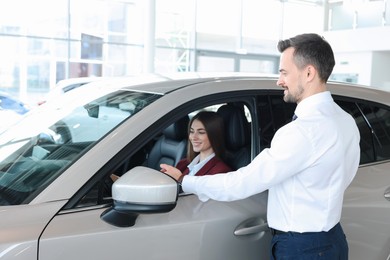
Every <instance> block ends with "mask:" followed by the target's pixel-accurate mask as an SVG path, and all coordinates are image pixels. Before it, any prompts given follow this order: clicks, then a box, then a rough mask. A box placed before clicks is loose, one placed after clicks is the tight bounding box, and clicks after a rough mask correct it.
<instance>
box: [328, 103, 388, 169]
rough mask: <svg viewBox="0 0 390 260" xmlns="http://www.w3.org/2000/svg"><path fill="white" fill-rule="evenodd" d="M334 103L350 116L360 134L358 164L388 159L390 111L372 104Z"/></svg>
mask: <svg viewBox="0 0 390 260" xmlns="http://www.w3.org/2000/svg"><path fill="white" fill-rule="evenodd" d="M341 99H342V98H340V97H335V101H336V103H338V104H339V105H340V107H341V108H343V109H344V110H345V111H347V112H348V113H349V114H351V115H352V117H353V118H354V119H355V121H356V124H357V126H358V128H359V132H360V164H365V163H370V162H376V161H382V160H386V159H390V110H389V108H385V107H383V106H380V105H377V104H375V103H372V102H367V101H365V102H363V101H361V100H341Z"/></svg>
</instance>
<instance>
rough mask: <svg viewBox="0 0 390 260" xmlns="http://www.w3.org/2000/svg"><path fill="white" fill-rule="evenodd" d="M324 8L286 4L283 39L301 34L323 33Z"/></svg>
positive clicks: (314, 5) (311, 5)
mask: <svg viewBox="0 0 390 260" xmlns="http://www.w3.org/2000/svg"><path fill="white" fill-rule="evenodd" d="M323 17H324V11H323V7H322V6H320V5H317V4H303V3H292V2H285V3H284V11H283V37H282V38H287V37H291V36H294V35H297V34H301V33H307V32H311V33H320V34H321V33H322V32H323V29H324V18H323Z"/></svg>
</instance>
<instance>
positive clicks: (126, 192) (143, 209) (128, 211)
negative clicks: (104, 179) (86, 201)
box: [101, 166, 179, 227]
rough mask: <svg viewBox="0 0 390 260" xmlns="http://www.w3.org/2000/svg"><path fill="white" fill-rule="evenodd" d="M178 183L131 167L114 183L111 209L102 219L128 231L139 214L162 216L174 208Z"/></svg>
mask: <svg viewBox="0 0 390 260" xmlns="http://www.w3.org/2000/svg"><path fill="white" fill-rule="evenodd" d="M178 194H179V186H178V184H177V182H176V181H175V180H174V179H173V178H171V177H170V176H168V175H166V174H164V173H162V172H160V171H157V170H154V169H151V168H147V167H143V166H138V167H134V168H133V169H131V170H130V171H128V172H126V173H125V174H124V175H122V177H120V178H119V179H118V180H117V181H115V182H114V184H113V186H112V199H113V206H112V207H110V208H109V209H107V210H106V211H104V212H103V213H102V215H101V219H103V220H104V221H106V222H107V223H109V224H111V225H114V226H117V227H130V226H133V225H134V224H135V221H136V219H137V217H138V215H139V214H147V213H165V212H169V211H171V210H173V209H174V208H175V207H176V202H177V198H178Z"/></svg>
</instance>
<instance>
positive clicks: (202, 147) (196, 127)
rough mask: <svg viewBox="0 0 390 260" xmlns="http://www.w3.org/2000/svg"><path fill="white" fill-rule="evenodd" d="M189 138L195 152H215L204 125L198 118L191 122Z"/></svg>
mask: <svg viewBox="0 0 390 260" xmlns="http://www.w3.org/2000/svg"><path fill="white" fill-rule="evenodd" d="M189 139H190V141H191V144H192V149H193V150H194V152H196V153H202V154H211V153H213V152H214V151H213V148H212V147H211V144H210V141H209V137H208V135H207V132H206V129H205V127H204V125H203V124H202V122H200V121H199V120H197V119H195V120H194V121H193V122H192V124H191V128H190V135H189Z"/></svg>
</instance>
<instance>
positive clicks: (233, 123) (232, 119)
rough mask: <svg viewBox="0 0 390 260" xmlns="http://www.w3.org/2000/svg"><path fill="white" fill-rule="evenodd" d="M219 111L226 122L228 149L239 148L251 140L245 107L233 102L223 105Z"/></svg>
mask: <svg viewBox="0 0 390 260" xmlns="http://www.w3.org/2000/svg"><path fill="white" fill-rule="evenodd" d="M217 113H218V114H220V115H221V117H222V118H223V120H224V123H225V129H226V134H225V138H226V147H227V149H228V150H237V149H239V148H241V147H244V146H246V145H247V144H248V143H249V140H250V128H249V123H248V120H247V119H246V116H245V112H244V107H243V106H235V105H231V104H228V105H223V106H221V107H220V108H219V109H218V111H217Z"/></svg>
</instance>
